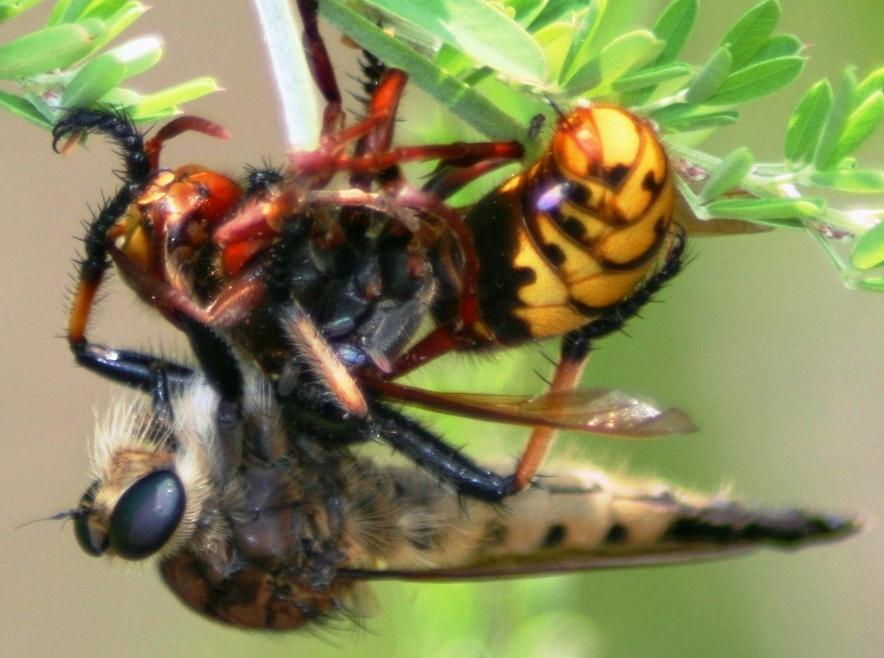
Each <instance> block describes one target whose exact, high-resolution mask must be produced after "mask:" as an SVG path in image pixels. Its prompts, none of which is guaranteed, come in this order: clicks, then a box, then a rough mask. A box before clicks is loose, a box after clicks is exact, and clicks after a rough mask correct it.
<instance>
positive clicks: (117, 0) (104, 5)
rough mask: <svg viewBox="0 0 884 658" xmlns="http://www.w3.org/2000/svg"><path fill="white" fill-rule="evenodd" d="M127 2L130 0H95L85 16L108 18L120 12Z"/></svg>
mask: <svg viewBox="0 0 884 658" xmlns="http://www.w3.org/2000/svg"><path fill="white" fill-rule="evenodd" d="M126 4H129V0H98V2H95V1H94V0H93V2H91V3H90V6H89V7H88V8H87V9H86V12H85V13H84V14H83V17H84V18H102V19H107V18H110V17H111V16H113V15H114V14H116V13H117V12H119V11H120V9H122V7H123V6H124V5H126Z"/></svg>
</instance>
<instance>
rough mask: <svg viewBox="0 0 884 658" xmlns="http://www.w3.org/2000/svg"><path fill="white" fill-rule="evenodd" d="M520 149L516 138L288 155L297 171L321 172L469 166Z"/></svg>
mask: <svg viewBox="0 0 884 658" xmlns="http://www.w3.org/2000/svg"><path fill="white" fill-rule="evenodd" d="M356 125H358V124H356ZM353 127H354V128H355V127H356V126H353ZM522 152H523V150H522V145H521V144H519V142H475V143H468V142H454V143H452V144H426V145H421V146H402V147H399V148H395V149H392V150H390V151H386V152H384V153H375V154H369V155H364V156H350V155H346V154H344V153H339V154H334V153H328V152H324V151H322V150H321V149H320V150H317V151H296V152H294V153H290V154H289V156H288V157H289V162H290V163H291V165H292V168H293V169H294V170H295V171H297V172H299V173H301V172H303V173H307V174H312V173H317V174H322V173H325V172H328V171H333V172H337V171H349V172H352V173H373V172H379V171H383V170H384V169H387V168H389V167H392V166H394V165H397V164H402V163H405V162H421V161H424V160H443V161H444V163H445V164H449V165H452V166H456V167H468V166H470V165H473V164H475V163H476V162H479V161H481V160H486V159H489V158H494V159H497V158H507V159H517V158H520V157H522Z"/></svg>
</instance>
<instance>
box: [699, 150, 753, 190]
mask: <svg viewBox="0 0 884 658" xmlns="http://www.w3.org/2000/svg"><path fill="white" fill-rule="evenodd" d="M754 162H755V158H754V157H753V156H752V152H751V151H750V150H749V149H748V148H746V147H745V146H741V147H740V148H737V149H734V150H733V151H731V152H730V153H728V154H727V155H726V156H725V157H724V158H723V159H722V160H721V162H719V163H718V166H717V167H715V169H713V170H712V172H711V173H710V174H709V180H708V181H707V182H706V185H705V186H704V187H703V189H702V190H701V191H700V202H701V203H704V204H705V203H708V202H709V201H711V200H713V199H717V198H719V197H720V196H722V195H723V194H725V193H727V192H729V191H730V190H732V189H733V188H735V187H737V186H738V185H739V184H740V183H742V182H743V179H744V178H746V174H748V173H749V170H750V169H751V168H752V164H753V163H754Z"/></svg>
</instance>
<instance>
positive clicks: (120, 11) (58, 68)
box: [0, 0, 218, 130]
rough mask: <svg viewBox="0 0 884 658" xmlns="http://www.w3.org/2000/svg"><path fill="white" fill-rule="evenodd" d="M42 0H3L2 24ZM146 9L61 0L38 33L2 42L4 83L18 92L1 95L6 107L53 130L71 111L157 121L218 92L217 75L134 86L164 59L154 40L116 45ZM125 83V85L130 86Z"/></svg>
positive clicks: (108, 0)
mask: <svg viewBox="0 0 884 658" xmlns="http://www.w3.org/2000/svg"><path fill="white" fill-rule="evenodd" d="M39 1H40V0H0V23H3V22H5V21H7V20H9V19H10V18H13V17H14V16H16V15H18V14H20V13H22V12H23V11H25V10H26V9H29V8H30V7H32V6H33V5H36V4H38V3H39ZM145 11H147V7H146V6H145V5H144V4H142V3H140V2H133V1H132V0H59V1H58V2H56V3H55V6H54V7H53V8H52V10H51V11H50V13H49V17H48V19H47V21H46V24H45V25H44V26H43V27H42V28H41V29H39V30H37V31H36V32H31V33H30V34H25V35H23V36H19V37H18V38H15V39H12V40H11V41H7V42H5V43H2V44H0V81H3V80H6V81H9V82H11V83H13V84H14V85H16V86H17V87H18V90H19V92H18V93H12V92H9V91H4V90H0V108H4V109H6V110H8V111H10V112H12V113H13V114H15V115H17V116H19V117H21V118H23V119H25V120H26V121H29V122H31V123H33V124H35V125H37V126H40V127H41V128H45V129H47V130H51V128H52V126H53V125H54V124H55V122H56V121H57V120H58V118H59V116H60V115H61V114H62V113H63V112H65V111H66V110H69V109H71V108H98V107H105V108H111V109H115V110H125V111H126V112H127V113H129V114H130V115H131V116H132V117H133V118H134V119H135V120H136V121H138V122H146V121H155V120H157V119H161V118H165V117H169V116H172V115H174V114H177V113H179V112H180V110H179V107H178V106H179V105H181V104H183V103H186V102H188V101H191V100H194V99H196V98H199V97H201V96H205V95H206V94H210V93H212V92H214V91H217V90H218V85H217V83H216V82H215V81H214V80H213V79H212V78H207V77H203V78H195V79H193V80H188V81H185V82H183V83H181V84H178V85H175V86H173V87H169V88H167V89H161V90H159V91H156V92H154V93H150V94H143V93H139V92H137V91H135V90H134V89H131V88H130V87H129V86H128V84H129V83H130V81H131V80H132V79H133V78H134V77H135V76H137V75H139V74H141V73H144V72H145V71H147V70H148V69H150V68H152V67H153V66H154V65H156V64H157V63H158V62H159V61H160V59H161V58H162V55H163V46H162V42H161V41H160V40H159V39H157V38H156V37H141V38H136V39H132V40H130V41H126V42H123V43H121V44H120V45H117V46H115V47H113V48H108V46H109V44H110V43H111V42H112V41H114V40H116V39H117V38H118V37H119V36H120V35H121V34H122V33H123V32H125V31H126V30H127V29H128V28H129V27H131V26H132V24H133V23H134V22H135V21H137V20H138V19H139V18H140V17H141V16H142V15H143V14H144V12H145ZM124 85H126V86H124Z"/></svg>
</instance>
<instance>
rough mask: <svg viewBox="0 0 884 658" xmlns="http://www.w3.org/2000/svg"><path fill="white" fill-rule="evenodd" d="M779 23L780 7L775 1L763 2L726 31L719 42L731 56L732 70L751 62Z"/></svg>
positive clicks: (766, 0) (765, 0) (767, 0)
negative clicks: (728, 50) (726, 48)
mask: <svg viewBox="0 0 884 658" xmlns="http://www.w3.org/2000/svg"><path fill="white" fill-rule="evenodd" d="M779 21H780V6H779V4H778V3H777V2H776V0H764V2H761V3H760V4H757V5H755V7H753V8H752V9H750V10H749V11H748V12H746V14H745V15H744V16H743V17H742V18H741V19H740V20H738V21H737V22H736V23H735V24H734V26H733V27H732V28H731V29H730V30H728V31H727V33H726V34H725V35H724V38H723V39H722V40H721V45H722V46H728V47H729V49H730V51H731V55H732V56H733V66H734V69H735V70H736V69H741V68H743V67H744V66H745V65H746V64H748V63H749V62H751V61H752V58H753V57H755V55H756V53H758V51H760V50H761V49H762V48H763V47H764V44H765V43H766V42H767V40H768V38H769V37H770V36H771V34H773V31H774V28H776V26H777V23H779Z"/></svg>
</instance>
